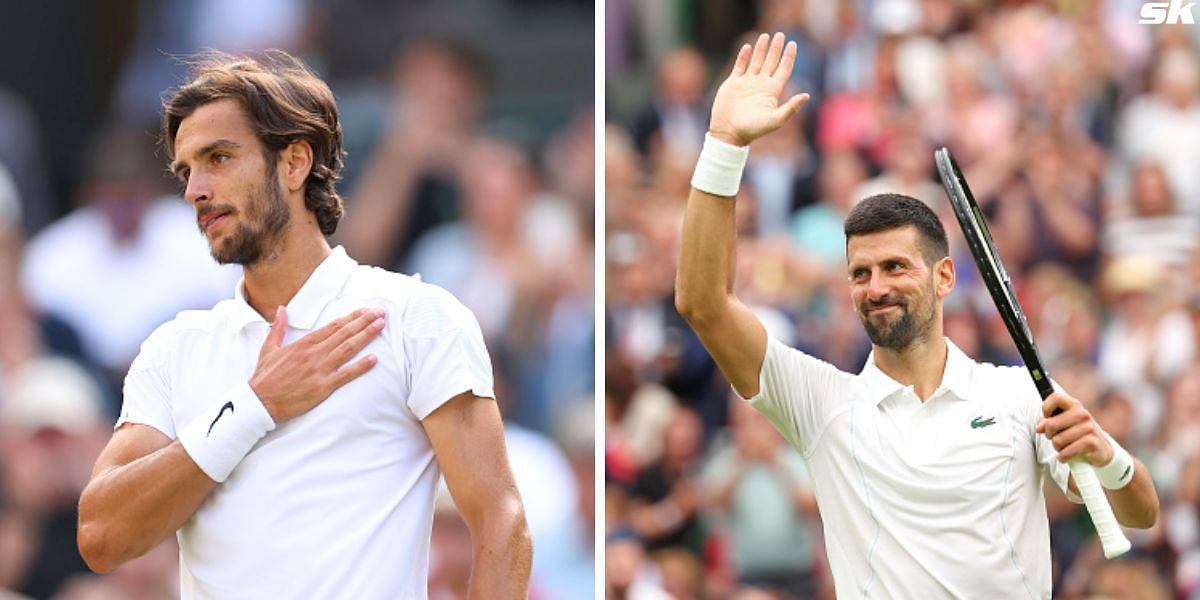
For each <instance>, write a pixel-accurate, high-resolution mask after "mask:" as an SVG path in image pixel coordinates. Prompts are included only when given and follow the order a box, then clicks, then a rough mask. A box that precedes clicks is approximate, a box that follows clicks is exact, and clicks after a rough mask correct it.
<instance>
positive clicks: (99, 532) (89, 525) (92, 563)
mask: <svg viewBox="0 0 1200 600" xmlns="http://www.w3.org/2000/svg"><path fill="white" fill-rule="evenodd" d="M75 541H76V543H78V544H79V555H80V556H82V557H83V562H85V563H87V566H88V568H89V569H91V570H92V571H94V572H96V573H99V574H104V573H108V572H110V571H112V570H113V569H115V568H117V567H118V566H120V564H121V561H119V560H118V559H117V557H116V555H115V553H114V552H112V550H111V548H112V544H111V543H109V536H108V534H107V533H106V532H105V528H104V526H103V525H101V524H100V523H96V522H94V521H91V520H86V521H85V520H84V519H83V517H82V516H81V517H80V519H79V530H78V532H77V533H76V540H75Z"/></svg>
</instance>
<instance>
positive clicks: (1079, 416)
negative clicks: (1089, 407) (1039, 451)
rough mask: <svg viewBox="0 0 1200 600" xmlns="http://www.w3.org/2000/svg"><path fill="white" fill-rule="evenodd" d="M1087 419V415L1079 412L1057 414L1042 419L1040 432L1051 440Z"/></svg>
mask: <svg viewBox="0 0 1200 600" xmlns="http://www.w3.org/2000/svg"><path fill="white" fill-rule="evenodd" d="M1088 417H1089V415H1088V414H1087V413H1086V412H1084V411H1081V410H1071V411H1067V412H1064V413H1059V414H1057V415H1054V416H1053V417H1047V418H1045V419H1042V422H1041V426H1042V427H1041V428H1042V432H1044V433H1045V434H1046V436H1047V437H1049V438H1051V439H1053V438H1055V437H1057V436H1058V434H1059V432H1061V431H1065V430H1067V429H1070V428H1072V427H1075V426H1077V425H1079V424H1080V423H1083V422H1085V421H1087V420H1088ZM1035 429H1036V428H1035Z"/></svg>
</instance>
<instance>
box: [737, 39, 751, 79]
mask: <svg viewBox="0 0 1200 600" xmlns="http://www.w3.org/2000/svg"><path fill="white" fill-rule="evenodd" d="M753 51H754V49H753V48H752V47H751V46H750V44H742V48H741V50H738V53H737V60H735V61H733V73H731V75H744V74H745V73H746V69H747V68H749V67H750V53H751V52H753Z"/></svg>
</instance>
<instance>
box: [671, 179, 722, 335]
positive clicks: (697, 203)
mask: <svg viewBox="0 0 1200 600" xmlns="http://www.w3.org/2000/svg"><path fill="white" fill-rule="evenodd" d="M736 244H737V231H736V228H735V221H734V199H733V198H724V197H721V196H714V195H712V194H708V193H705V192H702V191H700V190H697V189H695V188H693V189H692V191H691V193H689V194H688V200H687V209H686V211H685V212H684V217H683V233H682V237H681V240H680V248H679V271H678V273H677V275H676V278H675V304H676V307H677V308H678V309H679V313H680V314H681V315H683V316H684V317H685V318H687V319H688V321H689V322H691V323H692V326H693V327H696V326H697V325H701V324H703V322H704V321H706V320H711V319H712V318H714V317H713V316H714V315H715V314H718V313H720V312H721V311H722V310H723V309H724V307H725V305H726V304H727V303H728V302H729V299H730V297H731V295H732V294H733V275H734V265H735V261H736V260H737V256H736V251H735V248H736Z"/></svg>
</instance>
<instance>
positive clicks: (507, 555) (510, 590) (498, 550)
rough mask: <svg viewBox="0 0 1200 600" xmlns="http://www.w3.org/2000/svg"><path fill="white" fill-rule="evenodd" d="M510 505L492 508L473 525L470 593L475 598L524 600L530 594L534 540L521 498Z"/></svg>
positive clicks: (480, 599)
mask: <svg viewBox="0 0 1200 600" xmlns="http://www.w3.org/2000/svg"><path fill="white" fill-rule="evenodd" d="M507 504H508V506H507V507H501V508H493V509H492V510H490V511H489V512H488V514H487V516H486V518H484V519H480V520H479V523H478V524H476V525H475V526H474V527H471V539H472V542H473V546H474V548H473V549H474V560H473V564H472V565H471V586H470V592H469V594H468V596H469V597H470V598H471V599H472V600H482V599H484V598H487V599H492V598H495V599H499V600H504V599H507V598H512V599H514V600H518V599H519V600H523V599H524V598H526V597H527V596H528V594H529V572H530V569H531V568H532V563H533V542H532V539H531V538H530V536H529V528H528V525H526V523H525V511H524V509H523V508H522V507H521V502H520V500H514V501H510V502H508V503H507Z"/></svg>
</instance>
